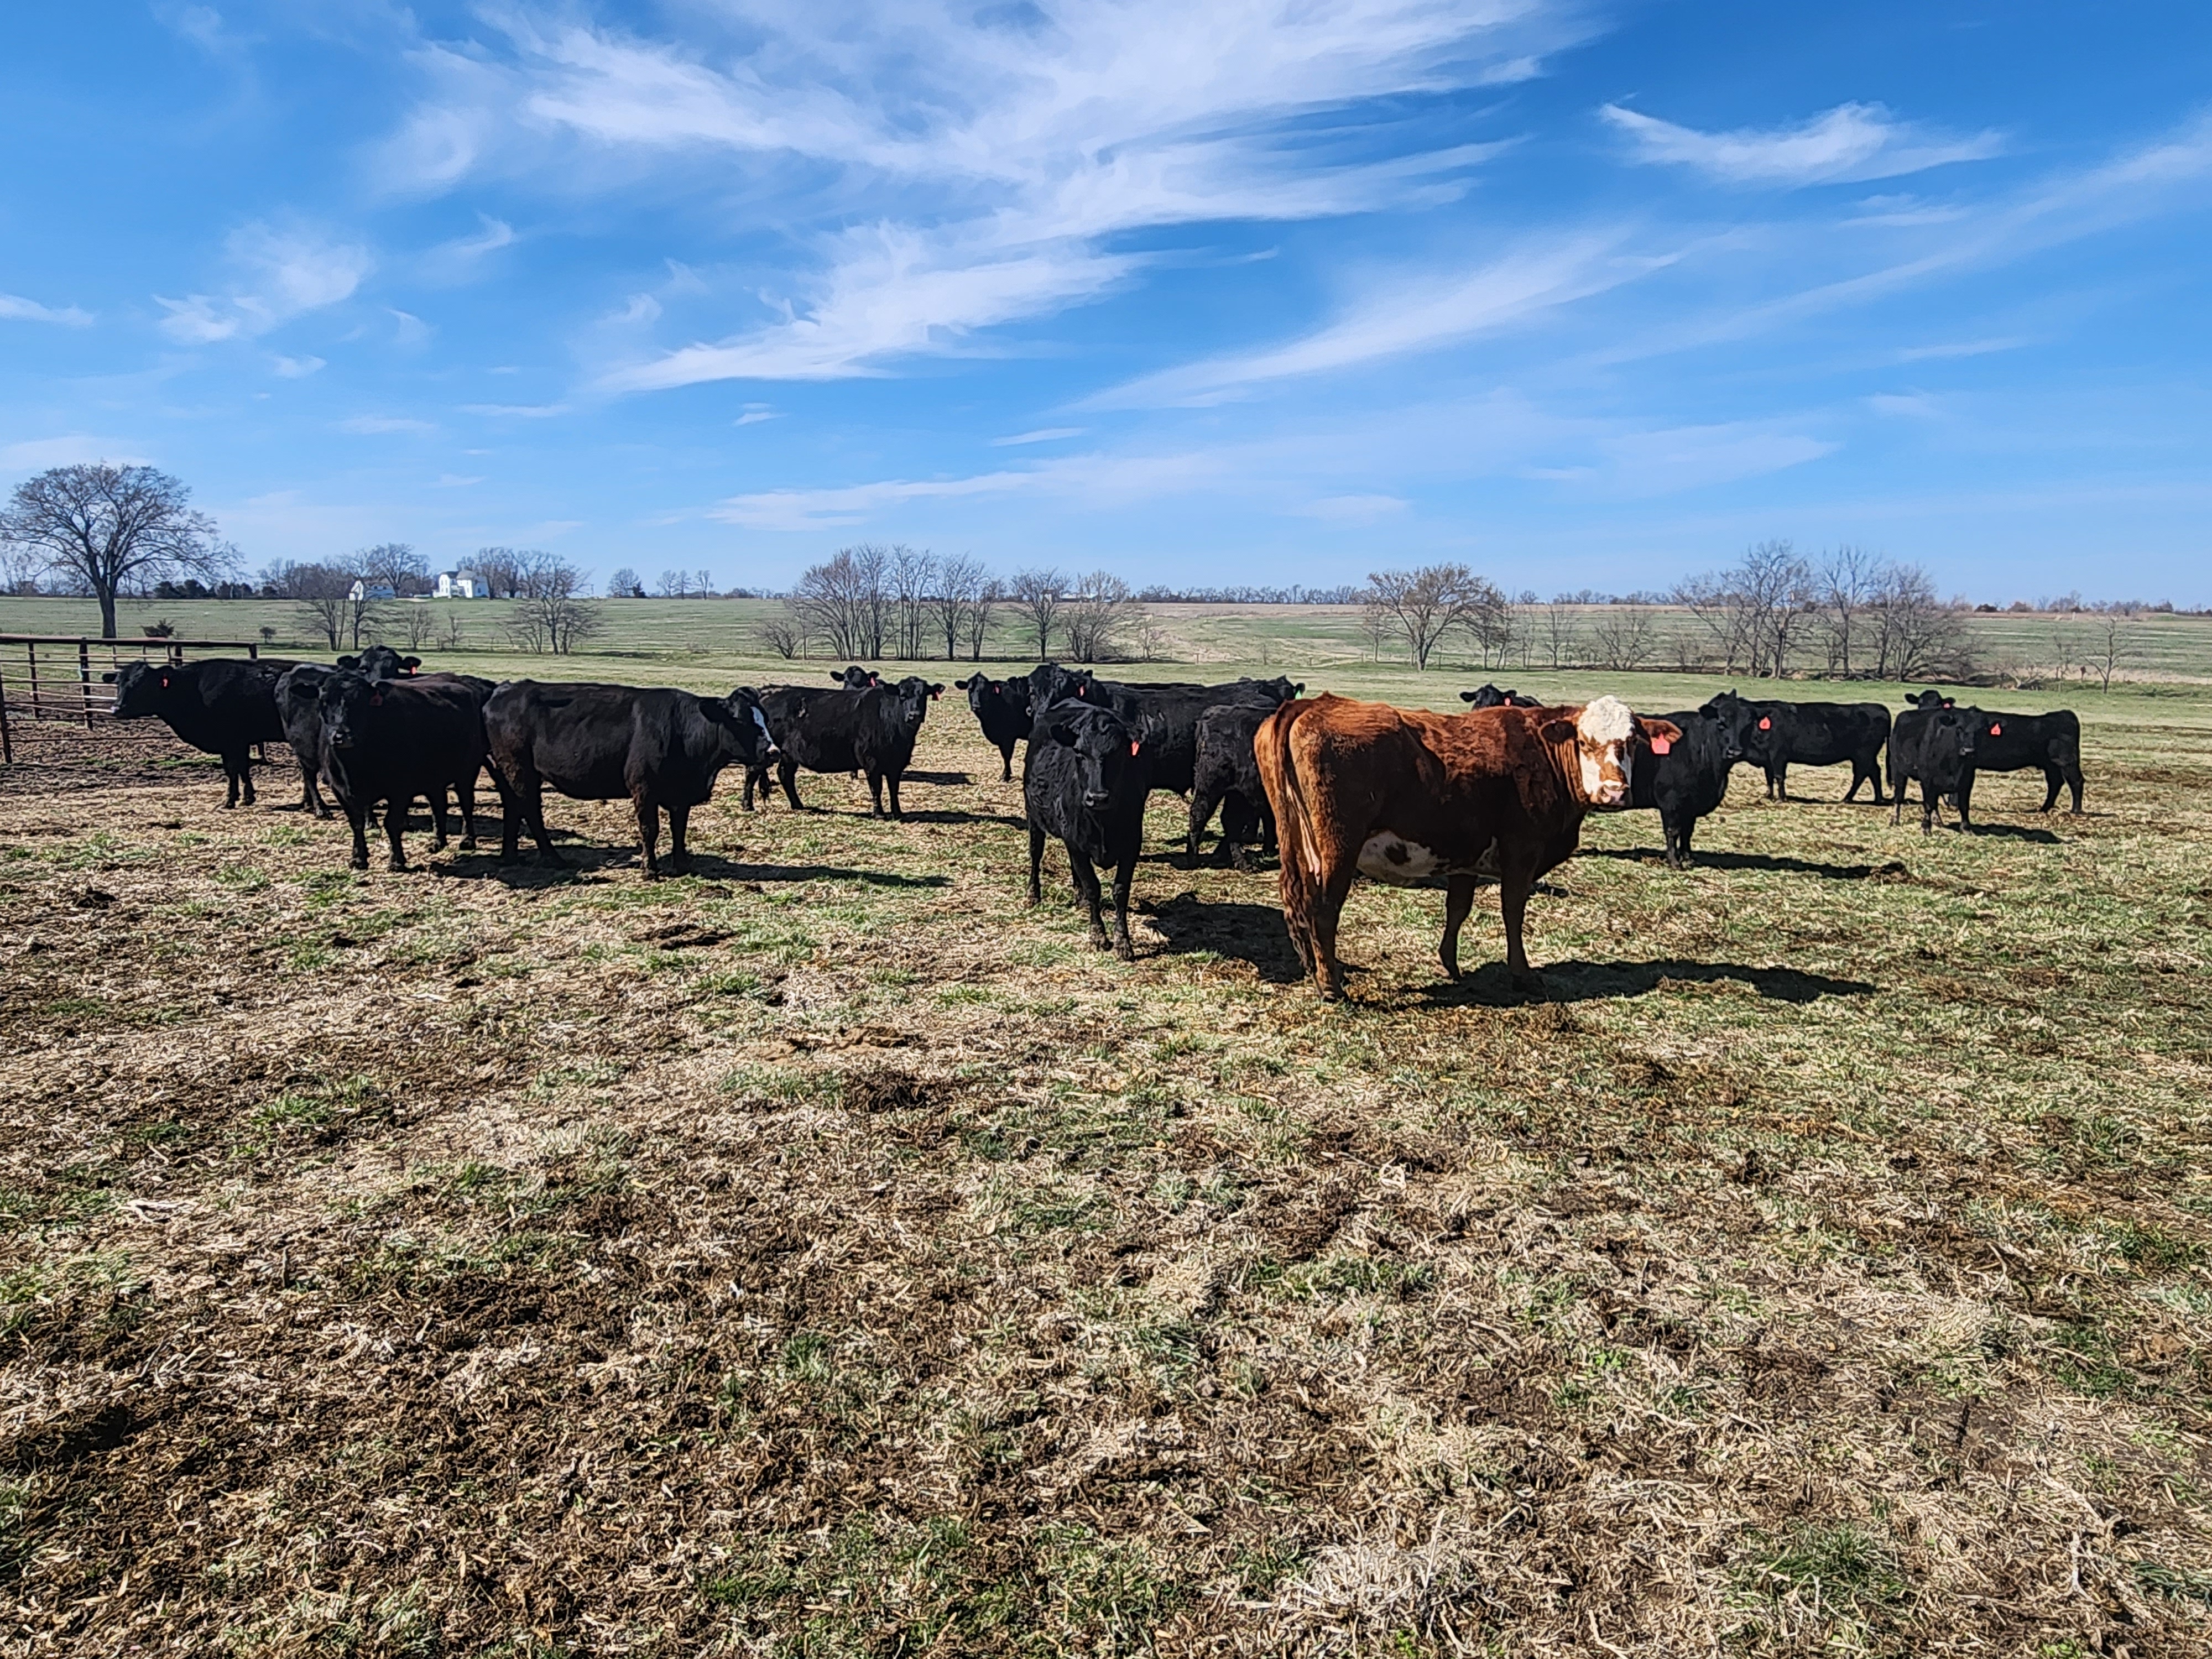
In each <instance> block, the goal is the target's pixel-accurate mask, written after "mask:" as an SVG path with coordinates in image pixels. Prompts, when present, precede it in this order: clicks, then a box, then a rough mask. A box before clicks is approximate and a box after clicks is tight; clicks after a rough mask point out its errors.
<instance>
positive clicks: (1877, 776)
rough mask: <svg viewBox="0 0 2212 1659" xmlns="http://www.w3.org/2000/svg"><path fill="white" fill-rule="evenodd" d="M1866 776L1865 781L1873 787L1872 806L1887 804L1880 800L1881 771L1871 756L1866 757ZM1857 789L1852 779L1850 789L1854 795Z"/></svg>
mask: <svg viewBox="0 0 2212 1659" xmlns="http://www.w3.org/2000/svg"><path fill="white" fill-rule="evenodd" d="M1866 775H1867V781H1868V782H1869V783H1871V784H1872V785H1874V804H1875V805H1876V806H1881V805H1886V804H1887V803H1885V802H1884V801H1883V799H1882V798H1881V768H1880V767H1878V766H1876V765H1875V761H1874V757H1872V756H1869V757H1867V767H1866ZM1858 787H1859V786H1858V781H1857V779H1853V780H1852V782H1851V789H1852V792H1853V793H1857V789H1858Z"/></svg>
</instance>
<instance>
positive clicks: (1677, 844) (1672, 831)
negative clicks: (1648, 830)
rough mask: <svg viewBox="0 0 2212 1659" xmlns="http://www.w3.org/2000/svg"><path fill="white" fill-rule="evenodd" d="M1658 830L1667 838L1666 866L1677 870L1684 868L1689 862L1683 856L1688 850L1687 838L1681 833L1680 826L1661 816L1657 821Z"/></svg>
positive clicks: (1672, 820)
mask: <svg viewBox="0 0 2212 1659" xmlns="http://www.w3.org/2000/svg"><path fill="white" fill-rule="evenodd" d="M1659 829H1660V831H1661V833H1662V834H1663V835H1664V836H1666V837H1667V862H1668V865H1669V866H1672V867H1673V868H1674V869H1677V870H1680V869H1682V868H1684V867H1685V866H1686V865H1687V864H1688V862H1689V860H1688V859H1687V858H1686V857H1685V856H1684V854H1686V853H1687V851H1688V850H1689V845H1688V843H1689V837H1688V836H1686V835H1684V834H1683V833H1682V826H1681V825H1680V823H1676V822H1675V821H1674V819H1673V818H1670V817H1664V816H1663V815H1662V817H1661V818H1660V820H1659Z"/></svg>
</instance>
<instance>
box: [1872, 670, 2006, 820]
mask: <svg viewBox="0 0 2212 1659" xmlns="http://www.w3.org/2000/svg"><path fill="white" fill-rule="evenodd" d="M1984 724H1985V722H1984V720H1983V718H1982V715H1981V711H1980V710H1978V709H1974V708H1955V707H1954V706H1953V705H1952V704H1950V703H1948V702H1941V701H1939V702H1937V703H1936V705H1935V706H1934V707H1932V708H1929V707H1926V706H1924V705H1923V707H1920V708H1910V709H1907V710H1906V711H1905V713H1904V714H1899V716H1898V717H1897V724H1896V726H1895V727H1894V728H1893V730H1892V731H1891V732H1890V738H1889V792H1890V806H1889V821H1890V822H1891V823H1897V822H1898V821H1899V818H1900V817H1902V816H1903V814H1904V811H1905V785H1907V784H1908V783H1910V782H1911V781H1913V780H1914V779H1916V778H1917V779H1918V780H1919V781H1920V833H1921V834H1922V835H1923V836H1925V835H1929V834H1932V833H1933V831H1934V826H1935V824H1936V823H1940V822H1941V821H1942V816H1943V810H1942V805H1941V802H1942V798H1943V797H1944V796H1946V795H1950V796H1954V797H1955V798H1956V799H1957V800H1958V803H1959V828H1960V829H1962V830H1966V831H1972V829H1973V827H1974V825H1973V820H1972V816H1971V813H1970V811H1969V796H1970V794H1971V793H1972V791H1971V787H1970V786H1971V783H1972V778H1973V767H1974V759H1975V757H1974V750H1975V746H1976V742H1977V739H1976V735H1975V734H1976V732H1977V731H1978V728H1980V727H1981V726H1983V725H1984Z"/></svg>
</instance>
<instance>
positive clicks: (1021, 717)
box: [952, 669, 1035, 782]
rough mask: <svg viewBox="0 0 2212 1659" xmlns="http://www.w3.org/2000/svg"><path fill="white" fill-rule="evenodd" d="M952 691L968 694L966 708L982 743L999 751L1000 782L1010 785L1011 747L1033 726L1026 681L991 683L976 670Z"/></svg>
mask: <svg viewBox="0 0 2212 1659" xmlns="http://www.w3.org/2000/svg"><path fill="white" fill-rule="evenodd" d="M952 687H953V690H956V691H965V692H966V693H967V694H968V708H969V712H970V713H972V714H974V715H975V723H976V724H977V725H978V726H981V727H982V728H983V740H984V741H985V742H986V743H987V744H990V745H991V746H992V747H993V748H994V749H995V750H998V751H999V762H1000V766H1001V767H1002V768H1003V770H1002V771H1001V772H1000V781H1001V782H1012V781H1013V775H1014V745H1015V744H1018V743H1019V742H1020V741H1021V740H1022V739H1023V738H1026V737H1027V736H1029V734H1030V726H1032V725H1033V724H1034V723H1035V722H1034V721H1033V720H1031V718H1030V686H1029V680H1028V678H1026V677H1024V678H1019V679H1010V680H994V679H993V678H991V677H990V676H989V675H987V674H986V673H984V672H982V671H981V670H980V669H979V670H978V671H976V672H975V673H973V674H970V675H969V677H968V678H966V679H964V680H955V681H953V682H952Z"/></svg>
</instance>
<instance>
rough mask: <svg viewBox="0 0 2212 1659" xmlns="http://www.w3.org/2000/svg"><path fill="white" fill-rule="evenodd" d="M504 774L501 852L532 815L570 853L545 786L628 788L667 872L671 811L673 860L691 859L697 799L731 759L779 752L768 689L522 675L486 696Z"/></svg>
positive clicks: (510, 850) (612, 795) (598, 794)
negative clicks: (664, 842) (548, 818)
mask: <svg viewBox="0 0 2212 1659" xmlns="http://www.w3.org/2000/svg"><path fill="white" fill-rule="evenodd" d="M483 720H484V734H485V736H486V738H488V739H489V744H490V750H491V766H492V779H493V781H494V782H495V783H496V784H497V785H498V786H499V798H500V805H501V811H502V812H503V813H504V814H505V817H506V823H505V824H504V825H503V826H502V828H501V834H500V848H499V856H500V861H501V863H505V864H512V863H513V862H514V860H515V859H516V857H517V855H518V850H519V848H518V842H519V837H520V831H521V830H522V829H523V828H524V827H527V828H528V829H529V830H530V833H531V836H532V838H533V839H534V840H536V842H537V843H538V858H539V859H540V860H542V861H543V862H544V863H547V864H559V863H560V862H562V859H561V855H560V854H558V853H556V852H555V851H554V850H553V839H552V836H551V834H550V831H548V830H547V829H546V827H545V787H546V786H547V785H548V784H550V785H551V786H552V787H554V788H555V789H556V790H558V791H559V792H560V793H562V794H564V795H567V796H568V797H569V798H570V799H574V800H619V799H622V798H623V796H625V795H627V796H628V797H629V799H630V800H631V801H632V802H633V803H634V804H635V807H636V809H637V839H638V845H639V847H640V848H641V849H642V851H643V853H644V855H645V873H646V874H647V876H658V875H659V873H660V856H659V851H660V814H661V812H662V811H664V810H665V811H666V812H667V814H668V829H669V838H670V848H669V863H670V864H671V866H674V868H675V870H676V872H677V873H678V875H681V874H683V873H684V871H685V870H686V869H688V868H689V867H690V848H689V847H688V846H687V845H686V844H685V840H684V837H685V836H686V834H687V833H688V832H689V830H690V822H691V809H692V808H693V807H695V806H699V805H704V804H705V802H706V801H707V800H708V798H709V797H710V796H712V795H713V794H714V780H715V778H716V777H717V776H718V775H720V772H721V770H722V769H723V768H724V767H726V766H730V765H738V766H752V765H756V764H758V763H761V762H762V761H763V759H765V758H766V757H769V755H770V754H771V753H772V752H773V750H772V745H771V744H770V741H769V730H768V721H767V720H765V719H764V718H763V715H762V713H761V706H760V701H759V698H758V697H757V695H756V694H755V693H753V692H752V691H750V690H746V689H745V688H744V687H742V686H740V687H739V688H738V690H734V691H732V692H731V693H730V695H729V696H726V697H702V696H698V695H697V694H696V693H694V692H690V691H678V690H668V689H663V688H658V687H656V688H646V687H641V686H635V685H595V684H587V683H584V682H580V681H579V682H573V683H561V684H539V683H538V682H537V681H535V680H511V681H509V682H508V683H507V684H504V685H502V686H501V687H500V688H499V689H498V690H495V692H493V693H492V695H491V700H490V701H489V702H487V703H486V704H485V705H484V711H483Z"/></svg>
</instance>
